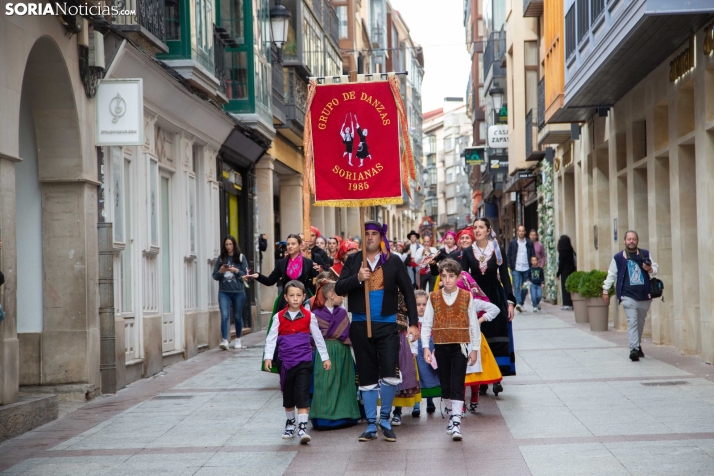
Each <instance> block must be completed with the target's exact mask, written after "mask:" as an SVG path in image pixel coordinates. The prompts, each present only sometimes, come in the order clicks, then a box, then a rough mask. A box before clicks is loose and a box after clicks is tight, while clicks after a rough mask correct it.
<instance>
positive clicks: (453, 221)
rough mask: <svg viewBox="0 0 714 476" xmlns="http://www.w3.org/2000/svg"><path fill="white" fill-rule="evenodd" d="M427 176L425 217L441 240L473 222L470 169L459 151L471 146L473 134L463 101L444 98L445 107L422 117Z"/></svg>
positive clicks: (461, 99)
mask: <svg viewBox="0 0 714 476" xmlns="http://www.w3.org/2000/svg"><path fill="white" fill-rule="evenodd" d="M423 131H424V140H423V147H424V153H425V159H424V166H425V172H424V175H425V176H426V181H425V182H426V183H425V188H426V189H427V198H426V200H425V213H426V216H429V217H430V218H431V219H432V220H434V222H436V231H437V232H438V234H439V235H440V236H442V235H443V234H444V232H445V231H446V230H460V229H462V228H464V227H466V226H468V225H470V224H471V221H472V218H473V217H472V214H471V210H472V200H473V198H472V194H471V185H470V183H469V176H470V169H469V167H470V166H467V165H466V164H465V162H464V158H463V157H462V151H463V150H464V149H466V148H467V147H469V146H470V144H471V141H472V137H471V134H472V133H473V126H472V123H471V120H470V119H469V118H468V116H467V115H466V104H465V103H464V99H463V98H445V99H444V106H443V107H442V108H439V109H436V110H434V111H429V112H427V113H425V114H424V123H423Z"/></svg>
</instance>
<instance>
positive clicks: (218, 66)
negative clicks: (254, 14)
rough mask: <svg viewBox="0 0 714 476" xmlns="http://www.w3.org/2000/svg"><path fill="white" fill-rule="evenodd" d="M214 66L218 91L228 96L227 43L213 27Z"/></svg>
mask: <svg viewBox="0 0 714 476" xmlns="http://www.w3.org/2000/svg"><path fill="white" fill-rule="evenodd" d="M213 64H214V69H215V75H216V79H217V80H218V90H219V91H220V93H221V94H223V95H224V96H225V95H226V83H227V79H228V76H227V72H226V43H225V42H224V40H223V38H222V37H221V35H220V33H219V32H218V31H217V30H216V28H215V25H214V27H213Z"/></svg>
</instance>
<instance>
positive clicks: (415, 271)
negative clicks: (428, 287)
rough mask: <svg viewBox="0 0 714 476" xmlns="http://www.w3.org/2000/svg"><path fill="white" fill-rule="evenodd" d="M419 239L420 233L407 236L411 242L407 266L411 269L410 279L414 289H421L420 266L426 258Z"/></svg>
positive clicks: (411, 232)
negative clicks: (419, 284)
mask: <svg viewBox="0 0 714 476" xmlns="http://www.w3.org/2000/svg"><path fill="white" fill-rule="evenodd" d="M419 238H420V235H419V233H417V232H416V231H414V230H412V231H410V232H409V234H408V235H407V239H408V240H409V247H408V248H407V249H406V253H407V255H408V258H407V260H408V261H407V266H408V267H409V278H410V279H411V280H412V285H413V286H414V289H417V288H418V287H419V286H418V281H419V279H418V278H417V276H419V265H420V264H421V261H422V258H423V257H424V247H423V246H422V245H420V244H419ZM409 258H411V259H409Z"/></svg>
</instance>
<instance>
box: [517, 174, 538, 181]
mask: <svg viewBox="0 0 714 476" xmlns="http://www.w3.org/2000/svg"><path fill="white" fill-rule="evenodd" d="M532 178H535V174H534V173H533V172H518V180H524V179H532Z"/></svg>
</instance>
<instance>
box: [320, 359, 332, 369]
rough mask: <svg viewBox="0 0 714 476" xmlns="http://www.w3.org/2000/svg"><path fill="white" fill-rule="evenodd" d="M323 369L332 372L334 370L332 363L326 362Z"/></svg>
mask: <svg viewBox="0 0 714 476" xmlns="http://www.w3.org/2000/svg"><path fill="white" fill-rule="evenodd" d="M322 368H323V369H325V370H330V369H331V368H332V362H330V361H329V360H326V361H324V362H323V363H322Z"/></svg>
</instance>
